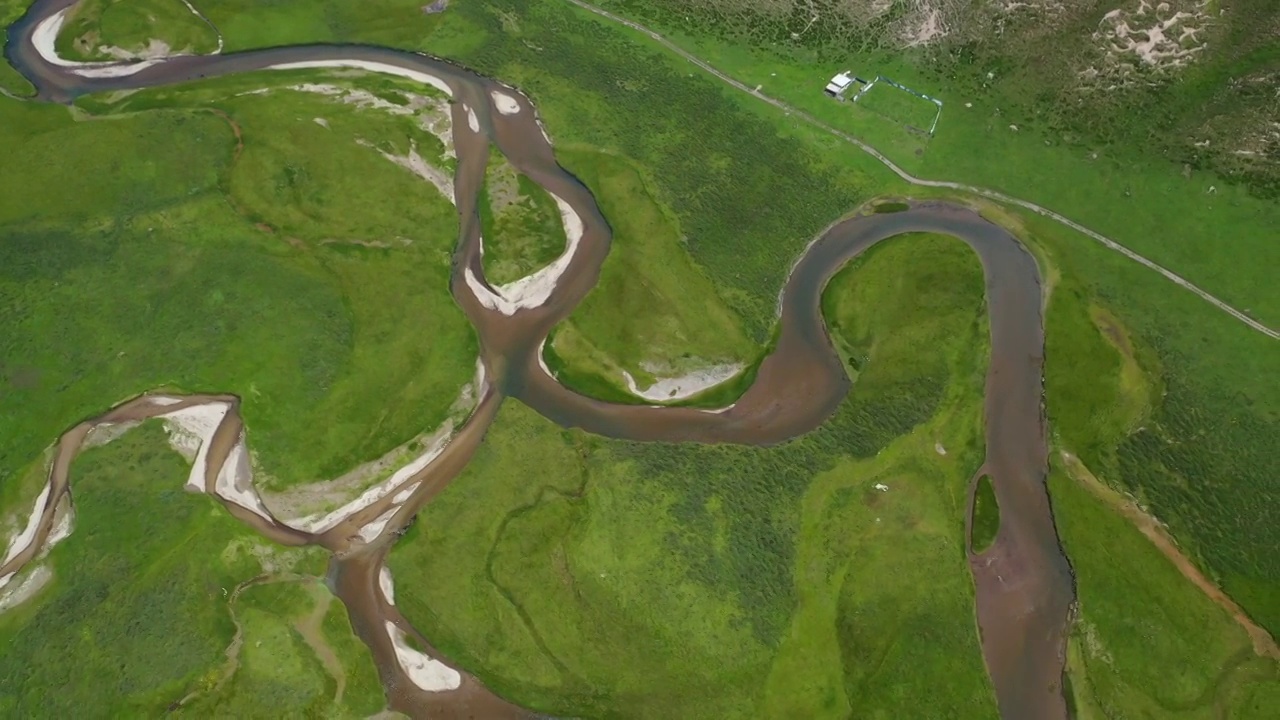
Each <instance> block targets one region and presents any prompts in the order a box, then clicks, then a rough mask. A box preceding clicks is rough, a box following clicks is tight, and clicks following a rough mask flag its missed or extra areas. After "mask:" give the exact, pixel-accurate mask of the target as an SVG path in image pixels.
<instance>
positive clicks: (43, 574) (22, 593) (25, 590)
mask: <svg viewBox="0 0 1280 720" xmlns="http://www.w3.org/2000/svg"><path fill="white" fill-rule="evenodd" d="M12 577H13V574H12V573H10V574H9V575H6V576H5V577H3V578H0V588H2V587H4V586H5V585H7V584H8V583H9V580H10V579H11V578H12ZM52 579H53V571H52V570H50V569H49V568H48V567H46V566H44V565H41V566H40V567H38V568H36V569H35V570H33V571H31V574H29V575H27V576H26V577H25V578H23V580H22V582H21V583H18V586H17V587H14V588H9V589H8V590H6V591H5V592H4V593H0V613H2V612H4V611H6V610H8V609H9V608H12V607H16V606H18V605H21V604H22V603H24V602H26V601H27V600H29V599H30V598H31V597H32V596H33V595H35V594H36V593H38V592H40V589H41V588H43V587H44V586H45V585H46V584H48V582H49V581H50V580H52Z"/></svg>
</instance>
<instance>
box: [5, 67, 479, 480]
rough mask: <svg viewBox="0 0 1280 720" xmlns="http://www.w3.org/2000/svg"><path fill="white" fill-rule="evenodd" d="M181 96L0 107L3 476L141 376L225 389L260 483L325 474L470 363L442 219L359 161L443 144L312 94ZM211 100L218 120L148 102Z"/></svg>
mask: <svg viewBox="0 0 1280 720" xmlns="http://www.w3.org/2000/svg"><path fill="white" fill-rule="evenodd" d="M269 79H271V80H276V81H290V80H292V81H295V82H296V81H297V80H299V79H301V78H289V77H280V78H276V77H274V76H273V77H271V78H269ZM310 79H312V80H315V79H317V78H314V77H312V78H310ZM240 80H241V81H242V82H245V79H240ZM265 80H267V78H262V77H258V78H253V79H249V80H248V81H247V82H250V83H257V85H256V87H260V86H261V84H262V83H263V82H264V81H265ZM201 92H203V93H204V94H201ZM184 93H187V91H182V90H177V91H165V92H164V93H157V94H139V95H134V96H130V97H128V98H126V99H125V100H124V101H122V102H121V103H120V104H119V105H118V106H115V107H114V110H115V111H116V112H117V113H120V114H118V115H110V116H107V115H106V114H105V113H106V110H105V109H104V108H102V107H99V108H97V109H98V110H100V111H102V112H103V113H104V117H109V118H110V119H102V120H97V119H88V120H81V121H75V120H73V118H72V116H70V115H68V113H67V111H66V110H65V109H59V108H55V107H43V106H34V105H23V104H19V103H16V102H11V101H5V102H4V104H3V105H0V112H3V113H4V115H5V122H4V124H3V128H4V130H3V132H4V133H5V134H6V136H7V137H6V141H5V144H6V146H8V147H13V148H15V149H16V150H15V153H14V155H13V156H11V159H10V163H9V166H8V167H9V169H10V170H12V172H6V173H5V174H4V175H3V177H2V178H0V189H2V190H3V199H0V227H3V230H2V231H0V232H2V233H3V236H4V238H5V241H4V243H3V244H0V254H3V262H0V267H2V268H3V269H0V297H2V298H3V299H4V303H3V307H4V310H3V311H0V313H2V314H0V322H2V323H3V327H4V334H5V337H6V339H7V340H6V342H5V344H4V347H3V349H0V377H3V381H0V402H3V403H4V405H5V406H6V407H11V408H14V409H15V412H10V413H6V414H5V415H4V417H3V419H0V427H2V428H3V430H4V432H3V436H4V438H5V440H4V441H3V443H0V478H7V477H9V476H11V475H12V474H13V473H15V472H17V470H18V469H19V468H21V467H23V466H25V465H26V464H27V463H28V462H30V461H31V460H32V459H33V458H35V457H36V455H37V454H38V452H39V450H40V448H42V447H44V445H45V444H46V443H48V442H49V440H50V438H52V437H55V436H56V435H57V434H58V433H59V432H61V430H62V429H64V428H65V427H67V426H69V425H70V424H72V423H74V422H75V421H77V420H79V419H81V418H83V417H86V416H88V415H92V414H96V413H97V412H100V411H101V410H103V409H105V407H107V406H109V405H110V404H111V403H114V402H116V401H118V400H120V399H122V398H125V397H128V396H129V395H132V394H135V393H138V392H142V391H144V390H148V389H151V388H153V387H157V386H174V387H177V388H179V389H183V388H185V389H191V390H213V391H231V392H236V393H238V394H240V395H241V396H242V397H243V398H244V399H245V407H244V415H245V419H246V422H247V424H248V427H249V431H250V434H251V438H252V440H251V442H252V443H253V446H254V449H255V453H256V454H257V457H258V460H259V461H260V462H261V464H262V466H263V468H264V469H265V471H266V473H267V474H268V477H274V478H276V479H277V480H278V481H279V482H283V483H296V482H300V481H309V480H313V479H318V478H323V477H326V476H333V475H337V474H340V473H342V472H344V471H346V470H347V469H349V468H350V467H352V466H354V465H355V464H358V463H359V462H362V461H364V460H367V459H369V458H371V457H376V456H378V455H381V454H382V453H384V452H386V451H387V450H389V449H390V448H392V447H394V446H396V445H398V444H400V443H402V442H404V441H405V440H407V439H409V438H410V437H412V436H414V435H416V434H417V433H419V432H421V431H423V430H425V429H428V428H431V427H435V426H436V425H438V424H439V423H440V422H441V421H442V420H443V419H444V418H445V416H446V415H447V413H448V409H449V406H450V405H451V404H452V403H453V401H454V399H455V398H456V397H457V394H458V391H459V389H460V388H461V386H462V385H463V384H464V383H465V382H466V381H467V380H469V379H470V377H471V375H472V373H473V372H474V358H475V353H476V343H475V339H474V335H473V333H472V331H471V329H470V327H469V326H468V325H467V324H466V320H465V318H464V317H463V316H462V313H461V311H460V310H459V309H458V308H457V306H456V304H455V303H454V302H453V300H452V298H451V297H450V296H449V291H448V277H449V271H450V257H451V248H452V246H453V244H454V242H455V238H456V233H457V220H456V214H454V212H453V209H452V206H451V205H450V204H449V202H448V201H447V200H445V199H444V198H443V197H441V195H440V193H439V192H437V191H436V190H435V189H434V188H432V187H431V186H430V185H428V184H426V183H424V182H422V181H421V180H419V179H418V178H415V177H414V176H413V175H412V174H410V173H409V172H408V171H406V170H404V169H402V168H399V167H397V166H395V165H393V164H392V163H390V162H388V161H386V160H385V159H383V158H381V157H379V156H378V153H377V152H376V149H380V148H386V149H387V150H388V151H396V152H399V153H404V152H407V151H408V145H409V143H408V142H407V141H406V137H408V138H409V139H411V140H413V141H414V142H416V144H417V147H418V149H419V150H420V151H421V152H422V153H424V154H428V151H429V150H430V149H431V148H432V146H431V145H430V143H432V142H434V143H435V147H436V148H437V149H442V148H441V147H440V145H439V141H438V140H436V139H435V138H434V137H433V136H431V135H429V134H427V133H426V132H425V131H422V130H416V133H417V135H413V134H411V133H410V131H409V130H408V129H407V128H409V127H410V126H411V125H412V122H411V120H410V119H408V118H403V117H394V116H389V115H384V114H377V113H374V112H373V111H370V110H358V109H356V108H354V107H351V106H348V105H344V104H343V103H341V102H338V101H336V100H334V99H331V98H326V97H324V96H316V95H312V94H306V93H300V92H294V91H286V90H280V91H278V93H279V94H278V95H276V94H272V95H268V96H262V95H253V96H243V97H233V96H232V95H233V94H232V93H227V94H225V95H219V94H218V93H217V92H215V91H214V90H205V91H190V94H184ZM206 103H207V104H209V105H212V106H213V107H214V108H216V109H218V110H220V111H221V112H222V113H225V118H224V117H220V116H218V115H215V114H213V113H210V112H207V111H201V112H192V111H185V110H179V109H164V108H163V107H162V106H166V105H167V106H168V107H170V108H182V107H187V106H191V105H205V104H206ZM316 117H322V118H327V119H328V122H329V126H328V127H322V126H321V125H319V124H317V123H316V122H314V121H313V118H316ZM227 119H230V120H231V121H233V122H234V123H236V126H237V127H239V128H240V130H241V132H242V134H243V142H244V149H243V151H242V152H241V153H240V155H239V158H238V160H236V161H233V158H235V149H234V148H235V142H236V141H235V138H234V136H233V131H232V128H231V126H230V125H229V124H228V122H227ZM357 139H364V140H366V141H368V142H369V143H371V144H374V145H375V148H370V147H364V146H361V145H358V144H357V142H356V140H357ZM64 153H66V154H64ZM72 158H74V160H73V159H72ZM49 187H59V188H62V189H63V191H64V192H60V193H55V194H51V193H47V192H45V191H44V189H45V188H49ZM356 207H359V210H358V211H357V210H355V209H354V208H356ZM371 398H377V399H378V400H377V401H376V402H371V401H370V400H371Z"/></svg>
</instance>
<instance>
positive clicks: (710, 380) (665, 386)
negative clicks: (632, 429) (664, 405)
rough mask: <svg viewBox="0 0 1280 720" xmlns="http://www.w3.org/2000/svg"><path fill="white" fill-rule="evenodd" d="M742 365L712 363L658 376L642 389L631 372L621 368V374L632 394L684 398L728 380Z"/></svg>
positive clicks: (651, 398) (657, 399)
mask: <svg viewBox="0 0 1280 720" xmlns="http://www.w3.org/2000/svg"><path fill="white" fill-rule="evenodd" d="M744 367H745V366H744V365H742V364H740V363H733V364H728V365H713V366H712V367H708V368H703V369H701V370H694V371H693V372H691V373H688V374H687V375H681V376H680V377H672V378H659V379H658V380H657V382H655V383H654V384H652V385H650V386H649V387H647V388H644V389H641V388H639V387H637V386H636V380H635V378H633V377H631V373H629V372H627V371H625V370H623V371H622V376H623V378H625V379H626V381H627V390H628V391H630V392H631V394H632V395H636V396H638V397H642V398H644V399H645V400H654V401H663V400H684V399H685V398H689V397H693V396H694V395H697V394H698V393H700V392H702V391H704V390H706V389H708V388H712V387H715V386H716V385H719V384H720V383H722V382H724V381H726V380H729V379H730V378H732V377H733V376H735V375H737V374H738V373H740V372H742V369H743V368H744Z"/></svg>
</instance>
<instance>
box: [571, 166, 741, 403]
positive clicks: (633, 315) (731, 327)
mask: <svg viewBox="0 0 1280 720" xmlns="http://www.w3.org/2000/svg"><path fill="white" fill-rule="evenodd" d="M557 158H558V159H559V161H560V162H561V164H563V165H564V166H565V167H566V168H567V169H569V170H570V171H571V172H572V173H574V175H575V176H576V177H577V178H578V179H579V180H581V181H582V182H583V183H585V184H586V185H587V187H589V188H591V191H592V192H593V193H594V195H595V197H596V201H597V202H598V203H599V205H600V208H601V211H602V212H603V213H604V215H605V217H606V218H608V220H609V224H610V227H611V229H612V231H613V246H612V247H611V248H610V251H609V256H608V257H607V258H606V259H605V263H604V267H603V268H602V269H601V273H600V281H599V283H598V284H597V285H596V287H595V288H593V289H592V291H591V293H590V294H589V295H588V296H587V298H586V299H585V300H584V301H583V302H582V304H581V305H579V306H578V307H577V308H576V309H575V310H574V312H573V314H572V315H570V316H569V318H568V319H567V320H566V321H565V322H564V323H562V324H561V325H560V326H559V327H557V328H556V330H555V333H554V334H553V336H552V340H551V342H550V343H549V344H548V351H547V355H548V365H549V366H550V367H552V368H553V369H554V370H555V371H556V373H557V377H559V378H560V380H561V381H562V382H564V383H566V384H568V385H569V386H570V387H573V388H575V389H577V390H580V391H584V392H588V393H590V394H593V395H598V396H601V397H604V398H606V399H610V400H615V399H619V400H622V401H627V398H628V396H627V394H626V392H625V390H624V388H625V385H624V384H623V382H622V380H623V376H622V373H623V372H624V371H625V372H629V373H630V374H631V375H632V377H634V378H635V379H636V382H637V384H638V385H639V386H640V387H646V386H647V385H649V384H651V383H652V382H653V379H654V375H655V373H654V372H653V369H654V368H659V369H665V370H666V374H667V375H680V374H682V371H686V372H687V371H688V370H693V369H697V368H699V367H705V366H708V365H714V364H719V363H734V362H737V363H744V364H746V363H749V362H751V361H753V360H754V359H755V356H756V355H758V354H759V352H760V351H759V349H758V347H757V346H756V344H755V343H753V342H752V341H751V339H750V338H749V337H748V335H747V333H746V331H745V329H744V323H743V321H742V320H741V318H740V317H739V316H738V315H737V313H735V312H734V311H733V310H731V309H730V308H729V307H728V306H727V304H726V303H725V301H724V300H722V299H721V298H720V296H719V295H718V294H717V288H716V286H715V284H714V283H713V282H712V281H711V280H710V279H709V278H708V277H707V275H706V273H705V272H704V271H703V270H702V269H701V268H699V267H698V266H697V264H695V263H694V262H693V261H692V260H691V258H690V257H689V254H688V252H687V251H686V249H685V248H686V246H687V244H688V243H689V242H690V240H689V238H687V237H685V236H683V235H682V233H681V229H680V225H679V222H678V220H677V219H676V218H675V217H674V215H673V214H672V212H671V211H670V210H669V209H667V208H666V207H664V206H663V205H662V204H661V203H660V202H659V201H658V200H657V199H656V198H655V197H654V195H653V193H654V190H653V187H654V185H653V183H652V182H651V181H648V180H646V179H645V178H644V176H643V175H641V172H640V170H639V169H637V167H636V166H635V165H634V164H632V163H629V162H628V161H627V160H625V159H624V158H621V157H618V156H615V155H611V154H607V153H602V152H598V151H591V150H586V149H572V150H560V151H558V152H557ZM631 401H634V399H633V400H631Z"/></svg>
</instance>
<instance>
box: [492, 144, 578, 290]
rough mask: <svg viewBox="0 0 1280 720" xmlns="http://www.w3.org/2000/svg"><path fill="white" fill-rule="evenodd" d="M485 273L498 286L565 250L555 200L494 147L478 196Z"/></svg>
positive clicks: (548, 261) (539, 265) (539, 267)
mask: <svg viewBox="0 0 1280 720" xmlns="http://www.w3.org/2000/svg"><path fill="white" fill-rule="evenodd" d="M479 206H480V223H481V225H480V227H481V235H482V237H483V238H484V256H483V261H484V275H485V279H486V280H488V281H489V282H491V283H493V284H495V285H504V284H506V283H510V282H515V281H516V280H519V279H520V278H522V277H525V276H526V275H529V274H531V273H534V272H537V271H538V270H539V269H541V268H543V267H545V266H546V265H548V264H550V263H551V262H552V261H554V260H555V259H556V258H557V257H559V256H560V254H561V253H563V252H564V251H565V243H566V242H567V241H566V239H565V234H564V225H563V223H562V222H561V220H560V210H559V208H558V207H557V206H556V201H555V198H553V197H551V195H550V194H549V193H548V192H547V191H546V190H543V189H542V188H541V187H539V186H538V184H537V183H535V182H534V181H533V180H531V179H529V178H528V177H526V176H525V175H523V174H521V173H519V172H518V171H516V169H515V168H514V167H512V165H511V163H509V162H507V159H506V158H505V157H503V155H502V153H501V152H499V151H498V149H497V148H491V150H490V153H489V164H488V167H487V168H486V170H485V182H484V188H483V189H482V191H481V194H480V201H479Z"/></svg>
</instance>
